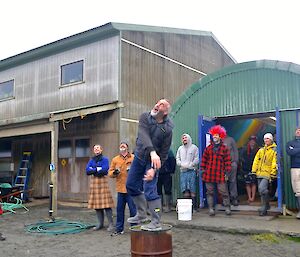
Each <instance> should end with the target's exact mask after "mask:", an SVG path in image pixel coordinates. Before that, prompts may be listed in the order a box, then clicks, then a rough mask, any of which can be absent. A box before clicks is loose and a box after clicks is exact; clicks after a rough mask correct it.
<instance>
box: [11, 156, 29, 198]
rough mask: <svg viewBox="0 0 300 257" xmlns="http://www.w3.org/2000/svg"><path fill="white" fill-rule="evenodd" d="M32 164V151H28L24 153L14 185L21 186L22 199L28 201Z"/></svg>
mask: <svg viewBox="0 0 300 257" xmlns="http://www.w3.org/2000/svg"><path fill="white" fill-rule="evenodd" d="M31 164H32V152H29V151H26V152H23V154H22V159H21V161H20V165H19V170H18V173H17V176H16V179H15V183H14V187H19V189H20V191H22V193H21V199H22V200H23V201H28V184H29V178H30V170H31Z"/></svg>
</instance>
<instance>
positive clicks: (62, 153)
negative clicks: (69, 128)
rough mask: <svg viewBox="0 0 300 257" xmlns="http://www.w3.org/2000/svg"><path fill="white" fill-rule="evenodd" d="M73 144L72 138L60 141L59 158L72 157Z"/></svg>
mask: <svg viewBox="0 0 300 257" xmlns="http://www.w3.org/2000/svg"><path fill="white" fill-rule="evenodd" d="M71 157H72V144H71V141H70V140H62V141H59V142H58V158H71Z"/></svg>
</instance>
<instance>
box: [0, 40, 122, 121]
mask: <svg viewBox="0 0 300 257" xmlns="http://www.w3.org/2000/svg"><path fill="white" fill-rule="evenodd" d="M78 60H84V83H81V84H77V85H72V86H66V87H61V88H60V87H59V86H60V66H61V65H63V64H68V63H72V62H74V61H78ZM10 79H15V99H13V100H8V101H2V102H0V117H1V118H0V119H1V120H6V119H12V118H17V117H22V116H27V115H34V114H41V113H49V112H54V111H58V110H65V109H70V108H76V107H82V106H88V105H96V104H104V103H110V102H114V101H117V100H118V79H119V37H118V36H115V37H112V38H107V39H104V40H102V41H99V42H96V43H93V44H90V45H85V46H82V47H78V48H75V49H72V50H69V51H66V52H64V53H60V54H57V55H53V56H50V57H47V58H44V59H40V60H37V61H34V62H31V63H27V64H24V65H21V66H17V67H16V68H11V69H9V70H6V71H2V72H1V73H0V81H1V82H2V81H6V80H10Z"/></svg>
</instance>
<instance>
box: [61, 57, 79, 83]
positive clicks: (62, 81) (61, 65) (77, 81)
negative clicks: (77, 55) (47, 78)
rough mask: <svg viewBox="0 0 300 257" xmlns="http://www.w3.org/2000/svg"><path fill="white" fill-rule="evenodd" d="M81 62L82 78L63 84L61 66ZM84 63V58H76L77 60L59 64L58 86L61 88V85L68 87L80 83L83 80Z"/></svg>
mask: <svg viewBox="0 0 300 257" xmlns="http://www.w3.org/2000/svg"><path fill="white" fill-rule="evenodd" d="M80 62H82V67H81V68H82V69H81V71H82V80H78V81H74V82H67V83H65V84H63V68H64V67H67V66H68V65H72V64H75V63H80ZM84 63H85V60H84V59H80V60H77V61H74V62H69V63H65V64H61V65H60V66H59V73H60V76H59V87H60V88H63V87H68V86H73V85H78V84H82V83H84V82H85V75H84Z"/></svg>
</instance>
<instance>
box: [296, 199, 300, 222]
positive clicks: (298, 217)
mask: <svg viewBox="0 0 300 257" xmlns="http://www.w3.org/2000/svg"><path fill="white" fill-rule="evenodd" d="M296 200H297V203H298V210H299V211H298V213H297V215H296V218H297V219H300V196H298V197H296Z"/></svg>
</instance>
